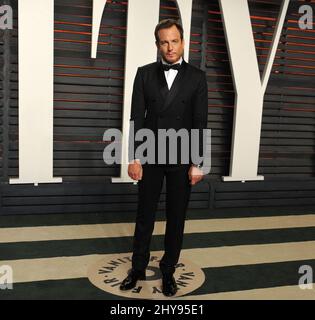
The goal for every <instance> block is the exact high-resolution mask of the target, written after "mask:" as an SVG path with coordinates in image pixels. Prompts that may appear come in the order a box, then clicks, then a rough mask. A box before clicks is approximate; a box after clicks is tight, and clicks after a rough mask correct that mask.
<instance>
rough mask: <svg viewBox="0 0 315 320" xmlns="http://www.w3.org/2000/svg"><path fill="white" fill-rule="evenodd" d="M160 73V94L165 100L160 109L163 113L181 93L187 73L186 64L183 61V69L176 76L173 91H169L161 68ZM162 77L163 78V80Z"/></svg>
mask: <svg viewBox="0 0 315 320" xmlns="http://www.w3.org/2000/svg"><path fill="white" fill-rule="evenodd" d="M159 69H160V72H159V74H160V75H159V77H160V80H159V81H160V84H161V85H162V86H161V87H160V92H161V95H162V96H163V98H164V103H163V106H162V108H161V109H160V111H161V112H163V111H165V110H166V109H167V108H168V107H169V106H170V105H171V103H172V102H173V101H174V99H175V98H176V96H177V95H178V93H179V90H180V88H181V85H182V84H183V82H184V81H183V79H184V76H185V71H186V62H185V61H184V60H183V62H182V68H181V69H180V70H179V71H178V74H177V75H176V78H175V80H174V82H173V84H172V87H171V90H169V89H168V85H167V82H166V79H165V74H164V71H163V68H162V67H161V66H160V68H159ZM161 77H162V78H161Z"/></svg>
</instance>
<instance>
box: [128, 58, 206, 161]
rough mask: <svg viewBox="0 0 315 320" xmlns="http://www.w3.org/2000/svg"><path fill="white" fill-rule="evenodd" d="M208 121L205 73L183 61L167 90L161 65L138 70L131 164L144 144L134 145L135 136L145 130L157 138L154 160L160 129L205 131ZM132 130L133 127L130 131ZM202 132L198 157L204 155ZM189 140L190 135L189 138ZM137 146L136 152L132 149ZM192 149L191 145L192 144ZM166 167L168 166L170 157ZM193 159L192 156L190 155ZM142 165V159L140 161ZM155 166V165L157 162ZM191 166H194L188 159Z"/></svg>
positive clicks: (136, 142) (133, 97)
mask: <svg viewBox="0 0 315 320" xmlns="http://www.w3.org/2000/svg"><path fill="white" fill-rule="evenodd" d="M207 117H208V88H207V79H206V74H205V72H204V71H202V70H200V69H198V68H196V67H194V66H192V65H190V64H188V63H187V62H185V61H184V60H183V61H182V67H181V69H180V70H179V71H178V74H177V75H176V78H175V80H174V82H173V84H172V87H171V90H169V89H168V86H167V82H166V79H165V74H164V70H163V68H162V63H161V62H154V63H151V64H148V65H145V66H143V67H139V68H138V71H137V74H136V77H135V80H134V86H133V94H132V105H131V117H130V121H133V125H134V135H133V134H132V132H130V134H129V161H130V160H132V159H135V156H136V155H135V152H134V151H135V150H136V148H137V147H138V146H139V145H140V144H142V143H143V142H139V141H135V134H136V132H137V131H138V130H140V129H142V128H148V129H151V130H152V132H153V133H154V135H155V138H156V140H155V145H156V147H155V150H156V154H155V160H156V161H157V159H158V157H157V155H158V150H157V146H158V141H157V140H158V137H157V132H158V129H172V128H173V129H175V130H176V131H177V130H179V129H181V128H185V129H187V130H188V132H189V133H190V130H191V129H206V128H207ZM130 128H131V130H132V127H130ZM202 137H203V135H202V130H199V149H200V151H199V154H200V156H201V155H202V154H203V139H202ZM189 139H190V135H189ZM131 142H133V144H134V150H133V149H132V148H130V146H132V144H131ZM177 145H178V147H177V163H178V164H180V163H181V158H180V154H181V144H180V139H178V144H177ZM189 145H190V142H189ZM166 154H167V157H166V158H167V159H166V160H167V163H168V153H166ZM189 155H190V153H189ZM140 160H141V162H142V163H143V159H140ZM155 163H156V162H155ZM189 163H193V161H192V159H191V157H190V156H189Z"/></svg>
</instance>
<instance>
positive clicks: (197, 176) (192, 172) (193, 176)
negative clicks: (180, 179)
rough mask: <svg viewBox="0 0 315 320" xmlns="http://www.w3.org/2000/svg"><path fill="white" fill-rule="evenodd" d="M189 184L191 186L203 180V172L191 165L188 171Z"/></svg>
mask: <svg viewBox="0 0 315 320" xmlns="http://www.w3.org/2000/svg"><path fill="white" fill-rule="evenodd" d="M188 176H189V180H190V184H191V185H192V186H193V185H195V184H196V183H198V182H199V181H200V180H202V179H203V171H202V170H201V169H199V168H198V167H196V166H194V165H191V167H190V168H189V171H188Z"/></svg>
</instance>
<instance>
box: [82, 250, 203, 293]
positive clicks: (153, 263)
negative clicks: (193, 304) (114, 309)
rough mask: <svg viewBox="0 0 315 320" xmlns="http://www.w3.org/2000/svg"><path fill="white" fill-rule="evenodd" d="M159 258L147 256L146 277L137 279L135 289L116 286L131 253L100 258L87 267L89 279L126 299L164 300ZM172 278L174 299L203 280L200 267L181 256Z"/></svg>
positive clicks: (124, 274) (127, 269)
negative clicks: (176, 289) (175, 290)
mask: <svg viewBox="0 0 315 320" xmlns="http://www.w3.org/2000/svg"><path fill="white" fill-rule="evenodd" d="M160 258H161V257H158V256H151V257H150V262H149V265H148V267H147V269H146V280H139V281H138V282H137V285H136V287H135V288H133V289H131V290H127V291H122V290H120V289H119V286H120V284H121V282H122V281H123V279H125V277H126V276H127V274H128V272H129V271H130V269H131V256H128V255H126V254H120V255H119V254H118V255H115V258H113V257H112V258H103V259H102V260H100V261H98V262H97V263H95V264H93V265H91V267H90V268H89V269H88V278H89V280H90V281H91V282H92V283H93V284H94V285H95V286H96V287H98V288H100V289H101V290H103V291H106V292H110V293H112V294H115V295H118V296H123V297H126V298H138V299H166V298H167V297H165V296H164V295H163V293H162V274H161V272H160V268H159V261H160ZM174 278H175V280H176V283H177V287H178V291H177V293H176V295H175V296H173V297H172V298H174V297H175V298H176V297H179V296H182V295H185V294H187V293H190V292H192V291H194V290H196V289H197V288H199V287H200V286H201V285H202V284H203V282H204V281H205V275H204V273H203V271H202V270H201V268H199V267H198V266H196V265H195V264H193V263H192V262H191V261H188V260H184V259H181V260H180V261H179V263H178V264H177V265H176V271H175V274H174Z"/></svg>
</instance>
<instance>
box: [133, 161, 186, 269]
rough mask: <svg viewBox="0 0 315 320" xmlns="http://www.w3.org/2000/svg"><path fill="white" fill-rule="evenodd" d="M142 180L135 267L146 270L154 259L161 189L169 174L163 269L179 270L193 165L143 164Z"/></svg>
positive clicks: (134, 253) (135, 245)
mask: <svg viewBox="0 0 315 320" xmlns="http://www.w3.org/2000/svg"><path fill="white" fill-rule="evenodd" d="M142 167H143V176H142V180H140V181H139V182H138V188H139V192H138V197H139V199H138V210H137V218H136V228H135V233H134V242H133V255H132V267H133V268H134V269H135V270H139V271H143V270H144V269H145V268H146V267H147V265H148V263H149V259H150V242H151V238H152V233H153V229H154V222H155V214H156V210H157V204H158V201H159V198H160V193H161V190H162V187H163V181H164V177H165V178H166V231H165V236H164V249H165V252H164V255H163V257H162V259H161V261H160V264H159V265H160V270H161V272H162V273H171V274H173V273H174V272H175V265H176V264H177V262H178V259H179V256H180V251H181V248H182V242H183V233H184V225H185V217H186V210H187V206H188V202H189V197H190V193H191V185H190V181H189V177H188V171H189V168H190V165H187V164H184V165H170V164H164V165H151V164H143V166H142Z"/></svg>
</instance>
